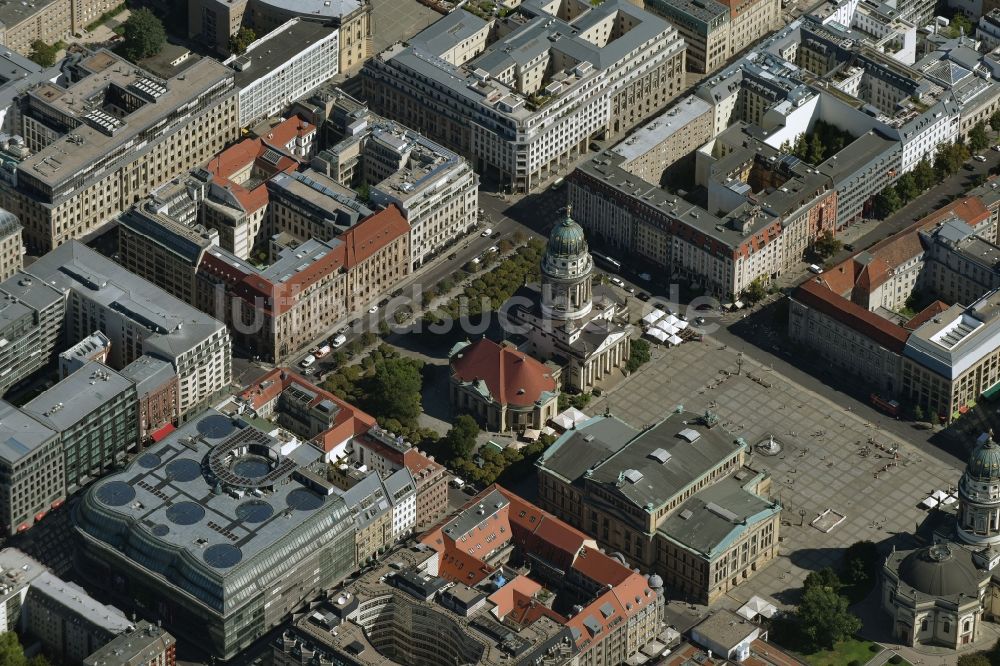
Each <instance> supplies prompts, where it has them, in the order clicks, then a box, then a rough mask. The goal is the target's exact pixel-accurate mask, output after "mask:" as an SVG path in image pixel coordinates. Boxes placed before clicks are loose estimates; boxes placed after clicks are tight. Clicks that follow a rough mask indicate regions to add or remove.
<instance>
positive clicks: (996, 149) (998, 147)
mask: <svg viewBox="0 0 1000 666" xmlns="http://www.w3.org/2000/svg"><path fill="white" fill-rule="evenodd" d="M993 150H995V151H997V152H998V153H1000V143H998V144H997V145H995V146H993Z"/></svg>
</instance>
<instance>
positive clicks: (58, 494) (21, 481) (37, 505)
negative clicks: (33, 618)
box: [0, 401, 66, 631]
mask: <svg viewBox="0 0 1000 666" xmlns="http://www.w3.org/2000/svg"><path fill="white" fill-rule="evenodd" d="M64 458H65V457H64V455H63V450H62V445H61V443H60V441H59V433H58V432H57V431H55V430H53V429H52V428H49V427H47V426H45V425H43V424H42V423H40V422H38V421H36V420H35V419H33V418H32V417H31V416H29V415H28V414H26V413H25V412H23V411H21V410H19V409H18V408H16V407H14V406H13V405H11V404H10V403H8V402H6V401H0V529H2V530H3V532H4V533H5V534H17V533H18V532H23V531H24V530H26V529H28V528H29V527H31V526H32V525H34V524H35V522H37V521H39V520H41V519H42V518H44V517H45V514H46V513H48V512H49V510H50V509H53V508H56V507H58V506H60V505H61V504H62V503H63V501H64V500H65V499H66V477H65V472H64ZM5 631H6V630H5Z"/></svg>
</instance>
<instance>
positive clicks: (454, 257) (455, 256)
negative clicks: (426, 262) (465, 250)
mask: <svg viewBox="0 0 1000 666" xmlns="http://www.w3.org/2000/svg"><path fill="white" fill-rule="evenodd" d="M457 258H458V253H457V252H452V253H451V254H449V255H448V260H449V261H454V260H455V259H457Z"/></svg>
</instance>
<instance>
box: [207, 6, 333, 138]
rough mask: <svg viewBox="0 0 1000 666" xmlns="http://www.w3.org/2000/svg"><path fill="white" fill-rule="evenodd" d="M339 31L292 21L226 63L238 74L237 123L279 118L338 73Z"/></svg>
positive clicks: (297, 20) (314, 24)
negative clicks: (295, 102) (287, 109)
mask: <svg viewBox="0 0 1000 666" xmlns="http://www.w3.org/2000/svg"><path fill="white" fill-rule="evenodd" d="M337 44H338V41H337V29H336V28H334V27H328V26H326V25H324V24H322V23H317V22H315V21H311V20H301V19H298V18H294V19H291V20H289V21H288V22H287V23H284V24H282V25H280V26H278V27H276V28H275V29H274V30H272V31H271V32H268V33H267V34H266V35H264V36H263V37H261V38H260V39H258V40H257V41H255V42H253V43H252V44H250V45H249V46H248V47H247V50H246V52H244V53H242V54H240V55H234V56H232V57H231V58H229V59H228V60H226V61H225V63H223V64H226V65H229V66H230V67H232V68H233V69H234V70H236V72H237V74H236V87H237V88H239V124H240V127H249V126H251V125H252V124H253V123H255V122H257V121H258V120H261V119H262V118H267V117H270V116H274V115H276V114H278V113H279V112H280V111H281V110H282V109H284V108H285V107H287V106H288V105H290V104H291V103H292V102H294V101H295V100H296V99H298V98H300V97H304V96H305V95H306V94H307V93H309V92H310V91H311V90H312V89H313V88H315V87H317V86H318V85H319V84H321V83H323V82H324V81H326V80H327V79H330V78H333V77H334V76H336V74H337V72H338V71H339V69H338V67H339V49H338V47H337Z"/></svg>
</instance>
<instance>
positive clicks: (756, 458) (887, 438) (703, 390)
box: [584, 337, 960, 607]
mask: <svg viewBox="0 0 1000 666" xmlns="http://www.w3.org/2000/svg"><path fill="white" fill-rule="evenodd" d="M740 365H742V371H743V374H742V375H737V374H736V373H737V371H738V369H739V367H740ZM727 372H728V373H731V374H729V375H727V374H726V373H727ZM754 378H756V379H758V380H759V382H758V381H754ZM678 405H683V406H684V408H685V409H686V410H689V411H694V412H703V411H704V410H706V409H711V410H712V411H714V412H716V413H717V414H718V415H719V417H720V419H721V422H722V424H723V425H724V426H725V427H726V428H727V429H728V430H730V431H731V432H732V433H734V435H735V436H737V437H742V438H743V439H744V440H746V441H747V443H749V444H750V445H751V446H754V445H756V444H757V443H758V442H760V441H761V440H764V439H766V438H767V437H768V436H769V435H773V436H774V438H775V439H776V440H778V442H779V443H780V444H781V445H782V447H783V448H782V451H781V453H780V454H778V455H775V456H766V455H762V454H761V453H759V452H754V454H753V456H752V458H751V465H752V466H753V467H755V468H758V469H763V470H766V471H768V472H769V473H770V474H771V476H772V479H773V488H772V493H773V495H774V496H776V497H777V498H779V499H780V500H781V502H782V503H783V505H784V507H785V509H784V512H783V523H784V524H783V525H782V528H781V535H780V536H781V546H780V557H779V558H778V559H777V560H776V561H775V562H773V563H772V564H771V565H769V566H768V567H767V568H765V569H764V570H763V571H762V572H759V573H757V574H756V576H755V577H754V578H752V579H751V580H750V581H748V582H747V583H745V584H743V585H740V586H739V587H737V588H736V589H735V590H734V591H733V592H732V593H731V594H730V596H729V598H728V599H727V600H726V601H725V602H724V603H723V605H725V606H731V607H738V606H739V605H742V604H743V603H744V602H745V601H746V600H748V599H749V598H750V597H751V596H753V595H755V594H757V595H761V596H765V597H767V598H770V599H772V600H774V601H775V602H776V603H777V604H778V605H779V606H783V607H789V606H790V605H791V604H794V603H795V601H796V599H797V595H798V591H799V588H800V587H801V584H802V580H803V579H804V578H805V576H806V575H807V574H808V572H809V571H811V570H815V569H819V568H822V567H823V566H826V565H828V564H835V563H836V562H837V559H838V557H839V556H840V552H839V549H841V548H844V547H846V546H849V545H850V544H852V543H854V542H855V541H859V540H862V539H869V540H872V541H875V542H876V543H883V544H887V543H892V544H894V545H895V546H897V547H902V548H907V547H912V546H913V545H914V544H915V541H914V540H913V539H912V537H911V536H910V535H911V534H912V532H913V531H914V530H915V528H916V525H917V523H918V522H920V521H922V520H923V519H924V518H925V516H926V515H927V514H926V512H924V511H923V510H921V509H919V508H917V503H918V502H920V501H921V500H922V499H923V498H924V497H926V496H927V495H928V494H929V493H931V492H933V491H934V490H937V489H942V490H946V489H948V488H950V487H953V486H955V485H956V484H957V482H958V477H959V474H960V470H958V469H956V468H955V467H953V466H951V465H949V464H945V463H942V462H941V461H939V460H937V459H935V458H933V457H932V456H930V455H926V454H924V453H922V452H921V451H919V450H917V449H916V448H915V447H913V446H911V445H910V444H908V443H906V442H905V441H902V440H900V439H898V438H896V437H894V436H892V435H890V434H888V433H885V432H881V431H878V430H877V429H876V428H875V427H873V426H871V424H868V423H866V422H865V420H864V419H863V418H860V417H859V416H857V415H855V414H854V413H852V412H849V411H847V410H845V409H844V408H843V407H838V406H837V405H835V404H833V403H832V402H830V401H828V400H826V399H825V398H823V397H822V396H820V395H817V394H816V393H814V392H810V391H808V390H807V389H805V388H803V387H801V386H799V385H797V384H795V383H793V382H792V381H791V380H789V379H787V378H785V377H783V376H781V375H778V374H777V373H775V372H774V371H772V370H771V369H770V368H768V367H767V366H763V367H762V366H761V365H759V364H758V363H757V362H756V361H755V360H754V359H753V358H752V356H750V355H743V356H742V357H741V356H740V355H739V352H737V351H736V350H733V349H731V348H725V347H723V346H722V345H720V344H718V343H716V342H714V341H713V340H711V339H710V338H707V337H706V339H705V342H703V343H697V342H689V343H685V344H683V345H681V346H680V347H676V348H673V349H655V350H654V351H653V360H651V361H650V363H648V364H647V365H646V366H645V367H643V368H642V369H641V370H640V371H639V372H638V373H636V374H635V375H633V376H631V377H629V378H626V379H625V380H623V381H621V382H619V383H617V385H616V386H614V388H612V389H611V390H609V391H608V393H607V394H606V395H605V396H603V397H601V398H599V399H595V400H594V401H593V402H592V403H591V404H590V405H589V406H588V408H587V409H586V410H584V411H586V412H588V413H591V414H598V413H603V412H604V411H605V409H607V408H610V410H611V413H612V414H613V415H615V416H617V417H619V418H621V419H623V420H624V421H626V422H628V423H630V424H632V425H634V426H637V427H641V426H643V425H646V424H652V423H654V422H656V421H657V420H659V419H660V418H662V417H663V416H664V415H665V414H666V413H669V412H670V411H672V410H674V409H675V408H676V407H677V406H678ZM869 438H874V444H873V445H869V444H868V442H869ZM879 446H881V447H882V448H883V449H885V451H883V450H880V449H879V448H878V447H879ZM891 447H898V456H899V459H898V460H896V459H895V454H893V453H891V452H890V451H891ZM892 462H896V463H897V464H896V466H895V467H890V468H889V469H888V470H886V471H884V472H881V473H880V474H879V478H875V473H876V472H877V471H879V470H881V469H882V468H883V467H885V466H886V465H887V464H889V463H892ZM826 509H832V510H833V511H836V512H839V513H841V514H844V515H845V516H846V518H845V519H844V521H843V522H841V523H840V524H839V525H837V526H836V527H834V528H833V529H832V530H831V531H830V533H828V534H826V533H823V532H821V531H819V530H818V529H816V528H815V527H813V526H811V525H810V521H812V520H813V519H814V518H816V517H817V516H818V515H819V514H820V513H822V512H823V511H825V510H826ZM800 523H801V526H800Z"/></svg>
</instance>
